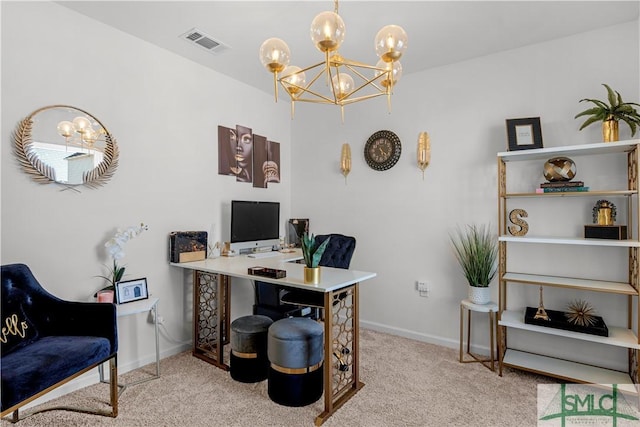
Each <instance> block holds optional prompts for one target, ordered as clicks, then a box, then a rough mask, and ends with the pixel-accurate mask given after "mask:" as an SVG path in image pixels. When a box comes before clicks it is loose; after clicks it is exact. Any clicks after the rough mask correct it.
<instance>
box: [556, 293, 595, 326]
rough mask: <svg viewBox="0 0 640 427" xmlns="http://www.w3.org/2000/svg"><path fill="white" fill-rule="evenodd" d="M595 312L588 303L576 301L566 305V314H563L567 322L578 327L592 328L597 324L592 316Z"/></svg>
mask: <svg viewBox="0 0 640 427" xmlns="http://www.w3.org/2000/svg"><path fill="white" fill-rule="evenodd" d="M594 314H595V310H594V309H593V307H592V306H591V304H589V303H588V302H586V301H584V300H581V299H577V300H574V301H572V302H570V303H569V304H567V312H566V313H565V314H564V315H565V317H566V318H567V321H568V322H569V323H571V324H574V325H578V326H593V325H595V324H596V323H598V320H597V318H596V317H595V316H594Z"/></svg>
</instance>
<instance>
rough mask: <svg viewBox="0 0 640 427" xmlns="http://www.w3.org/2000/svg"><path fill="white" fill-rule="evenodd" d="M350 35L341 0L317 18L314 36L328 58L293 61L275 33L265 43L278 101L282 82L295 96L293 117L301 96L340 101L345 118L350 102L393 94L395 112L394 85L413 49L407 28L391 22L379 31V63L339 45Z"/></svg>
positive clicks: (263, 53) (306, 99)
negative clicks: (343, 51) (356, 57)
mask: <svg viewBox="0 0 640 427" xmlns="http://www.w3.org/2000/svg"><path fill="white" fill-rule="evenodd" d="M344 36H345V25H344V21H343V20H342V18H341V17H340V15H338V0H335V1H334V11H333V12H331V11H326V12H322V13H320V14H319V15H317V16H316V17H315V18H314V19H313V21H312V22H311V40H312V41H313V43H314V44H315V46H316V48H317V49H318V50H319V51H320V52H322V53H324V55H325V59H324V61H322V62H319V63H317V64H315V65H311V66H308V67H306V68H301V67H298V66H295V65H289V59H290V56H291V52H290V51H289V46H287V44H286V43H285V42H284V41H283V40H281V39H279V38H275V37H274V38H270V39H268V40H266V41H265V42H264V43H262V46H260V61H261V62H262V65H264V67H265V68H266V69H267V70H268V71H269V72H271V73H273V89H274V93H275V100H276V102H278V83H280V85H281V86H282V87H283V89H284V90H285V92H286V93H287V94H288V95H289V97H290V98H291V117H292V118H293V115H294V108H295V107H294V104H295V102H296V101H299V102H312V103H317V104H333V105H339V106H340V109H341V114H342V121H343V122H344V106H345V105H348V104H352V103H354V102H358V101H363V100H366V99H371V98H374V97H378V96H383V95H385V96H386V97H387V106H388V109H389V112H391V93H392V89H393V86H394V85H395V84H396V83H397V82H398V79H399V78H400V76H401V75H402V65H401V64H400V61H399V59H400V57H401V56H402V54H403V53H404V51H405V50H406V49H407V34H406V33H405V31H404V29H402V27H400V26H398V25H387V26H385V27H383V28H382V29H381V30H380V31H378V34H377V35H376V38H375V51H376V54H377V55H378V57H379V61H378V62H377V64H376V65H368V64H365V63H362V62H358V61H353V60H350V59H346V58H344V57H342V56H341V55H340V54H339V53H338V49H339V48H340V45H341V44H342V42H343V41H344ZM323 76H326V79H324V78H322V77H323Z"/></svg>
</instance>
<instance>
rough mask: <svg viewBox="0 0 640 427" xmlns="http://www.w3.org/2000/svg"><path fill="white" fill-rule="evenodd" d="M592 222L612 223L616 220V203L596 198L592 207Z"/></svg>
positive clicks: (599, 223)
mask: <svg viewBox="0 0 640 427" xmlns="http://www.w3.org/2000/svg"><path fill="white" fill-rule="evenodd" d="M592 213H593V223H594V224H598V225H613V223H614V222H615V220H616V214H617V211H616V205H614V204H613V203H611V202H610V201H608V200H598V201H597V202H596V205H595V206H594V207H593V209H592Z"/></svg>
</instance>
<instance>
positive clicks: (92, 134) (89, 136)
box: [82, 128, 98, 145]
mask: <svg viewBox="0 0 640 427" xmlns="http://www.w3.org/2000/svg"><path fill="white" fill-rule="evenodd" d="M97 139H98V132H96V131H95V130H93V129H92V128H89V129H87V130H85V132H84V133H83V134H82V140H83V141H84V142H86V143H87V144H89V145H93V143H94V142H96V141H97Z"/></svg>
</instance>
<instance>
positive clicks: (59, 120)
mask: <svg viewBox="0 0 640 427" xmlns="http://www.w3.org/2000/svg"><path fill="white" fill-rule="evenodd" d="M15 143H16V152H17V154H18V157H19V160H20V163H21V164H22V166H23V168H24V169H25V171H26V172H27V173H29V174H31V175H32V177H33V178H34V179H35V180H36V181H38V182H41V183H48V182H56V183H59V184H63V185H70V186H75V185H80V184H86V185H88V186H92V187H96V186H100V185H103V184H104V183H105V182H106V181H107V180H108V179H109V178H110V177H111V175H112V174H113V172H114V171H115V168H116V166H117V161H118V149H117V146H116V143H115V140H113V138H112V136H111V135H110V134H109V132H108V131H107V129H106V128H105V126H104V125H103V124H102V123H101V122H100V121H99V120H98V119H97V118H96V117H94V116H92V115H91V114H89V113H88V112H86V111H83V110H81V109H79V108H75V107H71V106H66V105H53V106H49V107H44V108H41V109H39V110H36V111H34V112H33V113H32V114H31V115H29V116H28V117H27V118H26V119H24V120H23V121H22V122H21V123H20V125H19V127H18V130H17V132H16V135H15Z"/></svg>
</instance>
